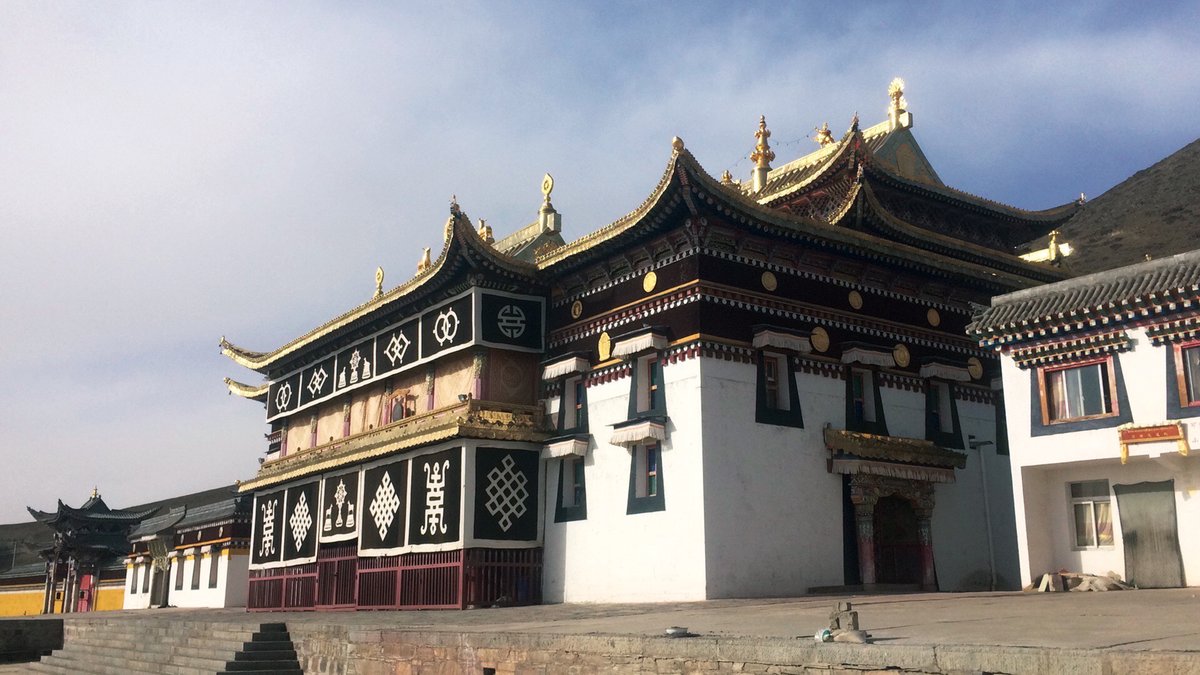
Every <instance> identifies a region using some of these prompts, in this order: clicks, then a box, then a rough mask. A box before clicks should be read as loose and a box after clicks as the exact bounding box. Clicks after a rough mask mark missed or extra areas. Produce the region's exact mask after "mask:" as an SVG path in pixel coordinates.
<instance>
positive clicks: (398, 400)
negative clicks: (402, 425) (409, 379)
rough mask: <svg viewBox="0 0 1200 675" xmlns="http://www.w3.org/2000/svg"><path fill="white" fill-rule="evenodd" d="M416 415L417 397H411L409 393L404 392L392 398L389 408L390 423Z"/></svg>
mask: <svg viewBox="0 0 1200 675" xmlns="http://www.w3.org/2000/svg"><path fill="white" fill-rule="evenodd" d="M415 414H417V397H416V396H411V395H410V394H409V393H408V392H407V391H402V392H399V393H397V394H395V395H393V396H392V400H391V402H390V403H389V407H388V421H389V422H399V421H400V420H402V419H404V418H406V417H412V416H413V415H415Z"/></svg>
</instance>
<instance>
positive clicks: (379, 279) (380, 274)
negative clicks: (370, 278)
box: [375, 267, 383, 298]
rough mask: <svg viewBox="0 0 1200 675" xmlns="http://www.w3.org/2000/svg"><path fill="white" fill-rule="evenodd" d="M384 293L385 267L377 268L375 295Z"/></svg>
mask: <svg viewBox="0 0 1200 675" xmlns="http://www.w3.org/2000/svg"><path fill="white" fill-rule="evenodd" d="M381 295H383V268H382V267H376V268H375V297H377V298H378V297H379V296H381Z"/></svg>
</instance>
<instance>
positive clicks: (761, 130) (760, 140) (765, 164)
mask: <svg viewBox="0 0 1200 675" xmlns="http://www.w3.org/2000/svg"><path fill="white" fill-rule="evenodd" d="M754 138H755V140H756V141H757V143H755V144H754V152H752V153H750V161H751V162H754V172H753V186H754V191H755V192H759V191H761V190H762V189H763V188H764V187H766V185H767V174H768V173H769V172H770V171H771V160H773V159H775V152H774V151H772V150H771V144H770V142H769V141H768V139H769V138H771V132H770V130H768V129H767V116H766V115H759V116H758V131H755V132H754Z"/></svg>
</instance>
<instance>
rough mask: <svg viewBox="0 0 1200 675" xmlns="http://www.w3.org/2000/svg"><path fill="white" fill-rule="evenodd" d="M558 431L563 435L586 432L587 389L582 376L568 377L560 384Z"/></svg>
mask: <svg viewBox="0 0 1200 675" xmlns="http://www.w3.org/2000/svg"><path fill="white" fill-rule="evenodd" d="M558 429H559V431H562V432H564V433H567V432H571V433H584V432H586V431H587V387H586V386H585V384H584V381H583V377H582V376H577V377H569V378H567V379H566V380H564V381H563V383H562V394H561V398H560V399H559V408H558Z"/></svg>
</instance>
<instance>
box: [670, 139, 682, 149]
mask: <svg viewBox="0 0 1200 675" xmlns="http://www.w3.org/2000/svg"><path fill="white" fill-rule="evenodd" d="M671 148H673V149H674V150H675V152H683V139H682V138H680V137H678V136H675V137H672V138H671Z"/></svg>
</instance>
